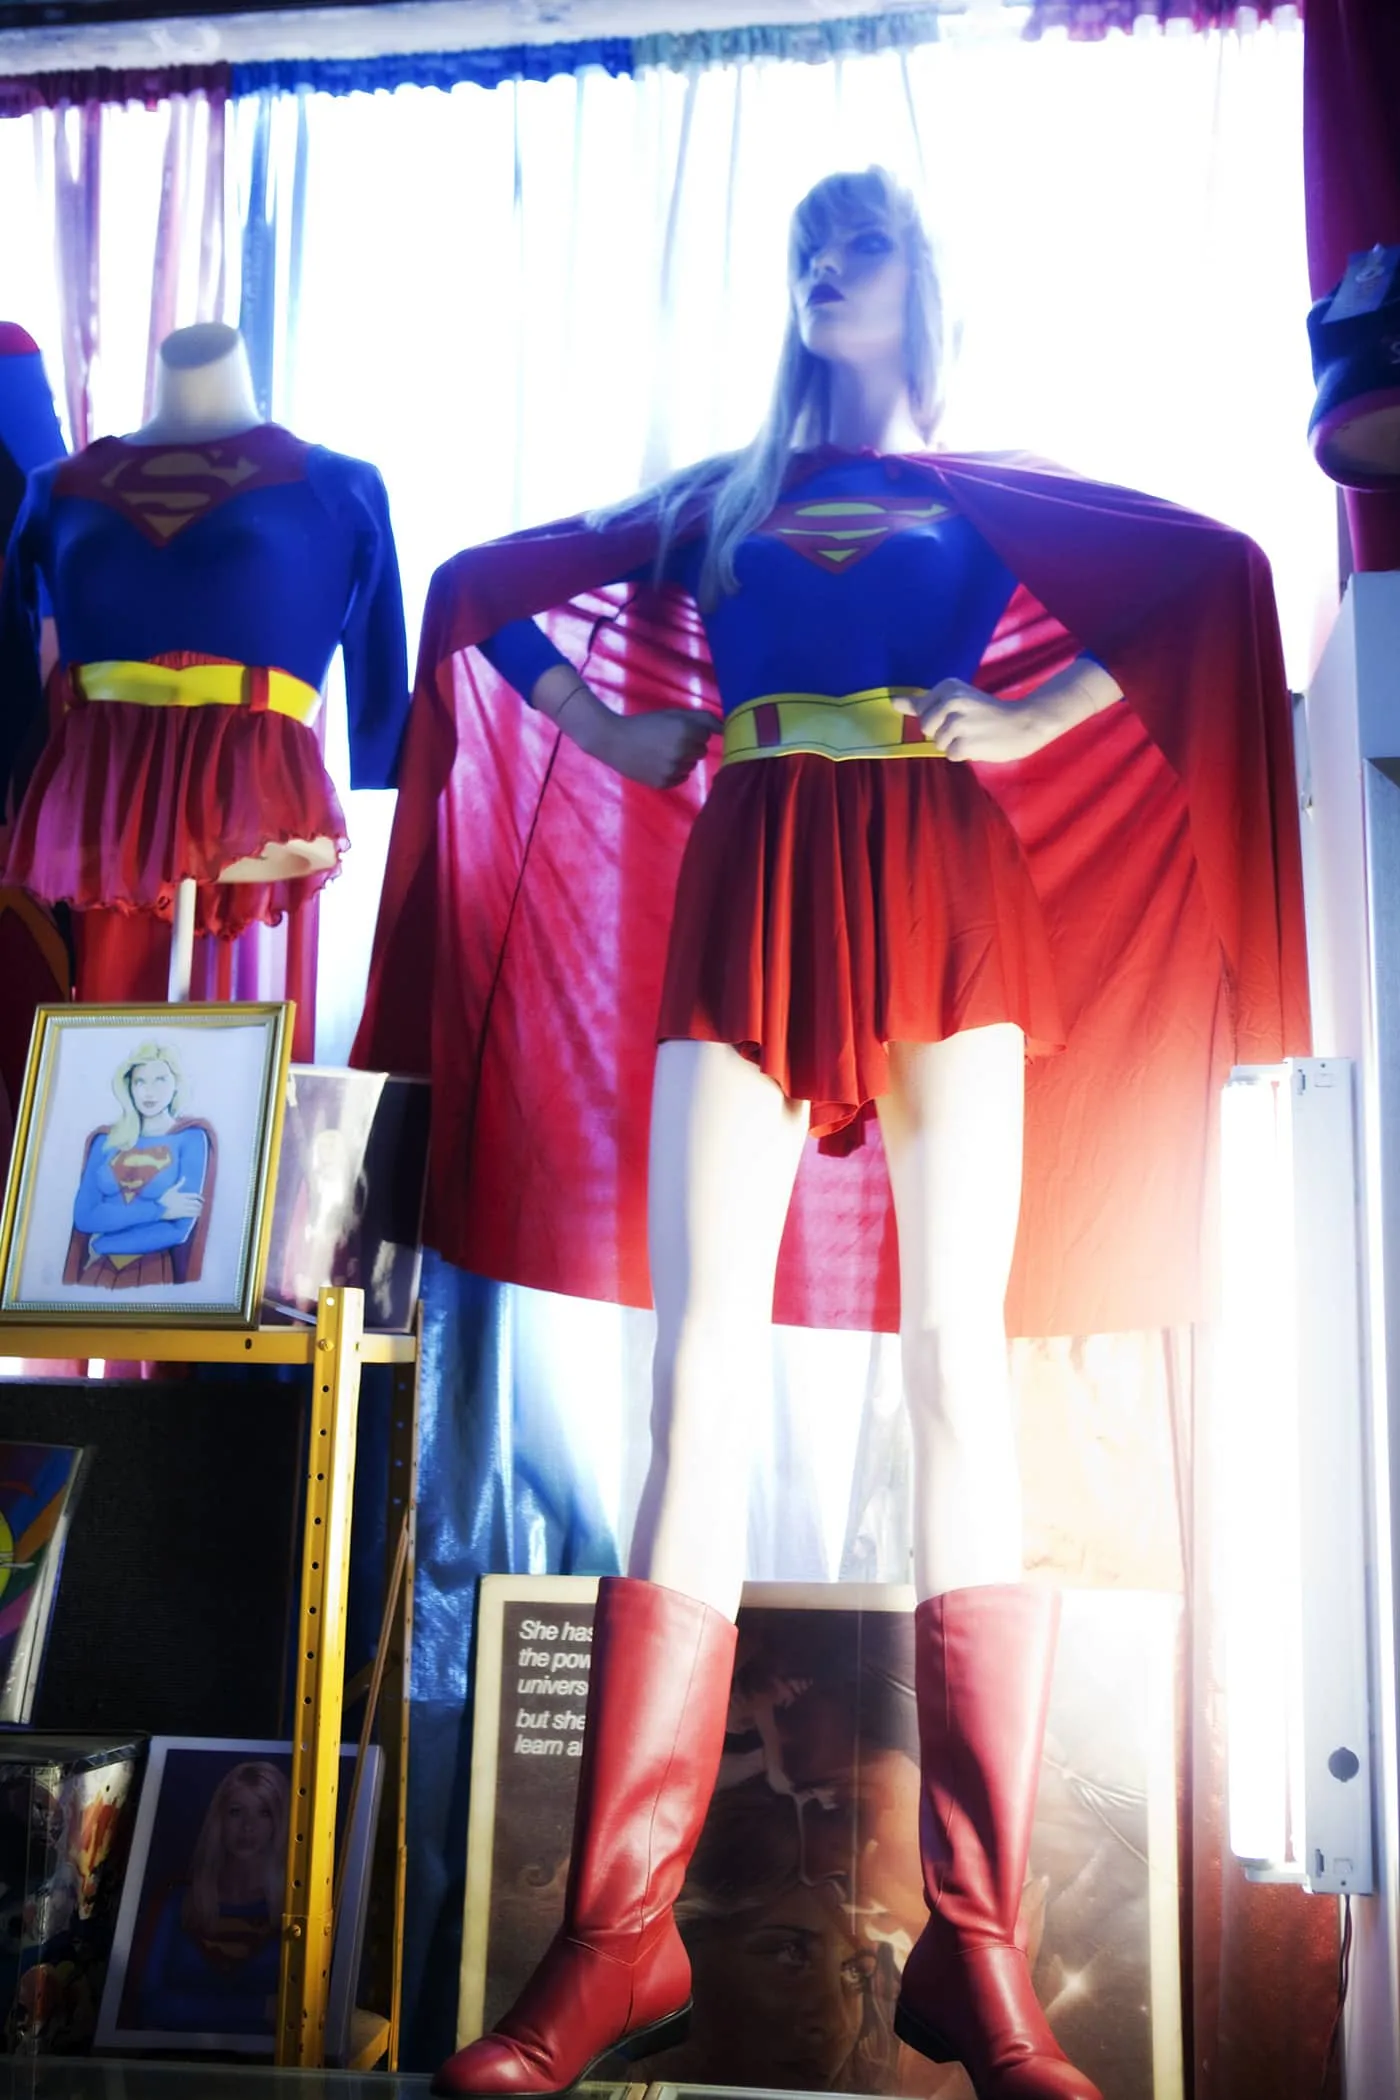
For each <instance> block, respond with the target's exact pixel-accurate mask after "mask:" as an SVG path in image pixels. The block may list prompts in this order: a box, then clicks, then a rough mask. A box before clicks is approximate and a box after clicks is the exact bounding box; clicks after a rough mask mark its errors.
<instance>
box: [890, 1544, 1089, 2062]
mask: <svg viewBox="0 0 1400 2100" xmlns="http://www.w3.org/2000/svg"><path fill="white" fill-rule="evenodd" d="M1059 1617H1060V1600H1059V1598H1058V1597H1057V1596H1056V1595H1055V1594H1054V1592H1053V1591H1050V1590H1041V1589H1033V1588H1031V1587H1030V1586H1029V1585H1026V1584H1022V1583H1009V1584H1006V1585H988V1586H987V1587H986V1588H978V1589H970V1590H951V1591H949V1592H948V1593H947V1594H946V1595H945V1596H941V1597H930V1598H929V1599H928V1601H927V1602H926V1603H924V1604H921V1605H920V1606H919V1608H918V1610H917V1611H916V1612H915V1614H914V1692H915V1699H916V1702H917V1705H918V1710H919V1754H920V1766H921V1780H922V1798H921V1805H920V1810H919V1851H920V1854H921V1855H922V1859H923V1871H924V1897H925V1900H926V1901H927V1903H928V1907H929V1920H928V1923H927V1925H926V1926H925V1927H924V1930H923V1932H922V1933H921V1934H920V1936H919V1938H918V1940H917V1941H916V1943H915V1945H914V1948H913V1950H912V1952H911V1953H910V1956H909V1959H908V1961H907V1962H906V1963H905V1965H904V1975H903V1978H902V1979H901V1982H900V1988H899V2003H898V2006H897V2007H896V2009H895V2018H894V2025H895V2032H896V2034H898V2035H899V2037H900V2039H901V2040H902V2041H905V2042H907V2043H908V2044H909V2046H910V2047H911V2048H913V2049H918V2050H919V2051H921V2053H922V2054H923V2055H925V2056H928V2057H932V2058H933V2060H934V2062H935V2063H946V2062H950V2061H952V2060H953V2059H955V2058H956V2059H957V2060H958V2061H959V2062H961V2063H962V2064H963V2065H964V2067H965V2068H966V2070H967V2073H968V2076H969V2077H970V2078H971V2080H972V2083H973V2085H974V2086H975V2088H976V2090H977V2100H1102V2096H1101V2095H1100V2093H1099V2090H1098V2087H1097V2086H1096V2085H1094V2084H1093V2083H1092V2081H1091V2080H1090V2079H1088V2078H1086V2077H1085V2076H1084V2075H1083V2073H1082V2072H1080V2071H1077V2070H1076V2069H1075V2068H1074V2065H1073V2064H1072V2063H1070V2062H1069V2061H1068V2060H1067V2058H1066V2057H1065V2055H1064V2052H1063V2051H1062V2050H1061V2049H1060V2047H1059V2045H1058V2043H1057V2042H1056V2040H1055V2037H1054V2035H1053V2034H1052V2033H1051V2032H1050V2026H1049V2023H1048V2021H1047V2020H1046V2018H1045V2015H1044V2013H1043V2012H1042V2011H1041V2009H1040V2005H1039V2003H1038V2001H1037V1999H1036V1995H1035V1992H1034V1990H1033V1989H1032V1987H1031V1979H1030V1971H1029V1969H1028V1967H1027V1964H1026V1957H1025V1951H1024V1948H1023V1946H1022V1945H1021V1944H1020V1941H1019V1939H1018V1935H1017V1914H1018V1912H1019V1909H1020V1903H1021V1890H1022V1888H1023V1886H1024V1884H1025V1879H1026V1861H1027V1859H1028V1857H1029V1855H1030V1844H1031V1823H1032V1820H1033V1818H1034V1814H1035V1796H1036V1784H1037V1781H1038V1779H1039V1776H1040V1752H1041V1745H1042V1743H1043V1741H1044V1737H1045V1711H1046V1707H1047V1706H1048V1704H1049V1699H1050V1673H1051V1670H1052V1668H1053V1665H1054V1660H1055V1635H1056V1632H1057V1630H1058V1626H1059Z"/></svg>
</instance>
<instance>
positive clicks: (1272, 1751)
mask: <svg viewBox="0 0 1400 2100" xmlns="http://www.w3.org/2000/svg"><path fill="white" fill-rule="evenodd" d="M1353 1093H1354V1073H1353V1068H1352V1065H1351V1063H1350V1061H1349V1060H1347V1059H1342V1058H1296V1059H1294V1060H1292V1061H1291V1062H1290V1063H1288V1064H1286V1065H1244V1066H1240V1067H1238V1068H1237V1069H1236V1070H1235V1072H1234V1073H1233V1074H1232V1075H1231V1078H1230V1082H1229V1084H1228V1086H1227V1087H1226V1089H1225V1096H1224V1103H1223V1124H1222V1148H1221V1199H1222V1245H1221V1265H1222V1293H1223V1312H1222V1321H1221V1352H1220V1375H1219V1378H1218V1381H1217V1390H1216V1400H1215V1405H1216V1407H1217V1408H1218V1410H1219V1413H1218V1417H1217V1420H1218V1426H1219V1441H1218V1445H1217V1449H1218V1451H1219V1455H1220V1466H1219V1471H1218V1474H1217V1479H1216V1488H1215V1497H1216V1510H1217V1528H1216V1552H1217V1565H1218V1569H1219V1579H1220V1588H1221V1595H1222V1603H1223V1608H1224V1623H1225V1685H1226V1700H1227V1725H1228V1772H1229V1821H1230V1847H1231V1850H1232V1851H1233V1852H1234V1853H1235V1854H1236V1856H1237V1857H1238V1858H1239V1859H1241V1860H1242V1861H1243V1862H1244V1865H1245V1871H1246V1873H1247V1874H1248V1875H1249V1876H1250V1878H1251V1879H1252V1880H1258V1881H1297V1882H1301V1883H1302V1884H1303V1885H1304V1886H1305V1887H1306V1888H1309V1889H1313V1890H1316V1891H1327V1892H1330V1893H1337V1894H1344V1893H1350V1894H1368V1893H1370V1891H1371V1890H1372V1888H1373V1878H1372V1877H1373V1862H1372V1817H1371V1771H1372V1756H1371V1741H1370V1706H1369V1697H1368V1683H1367V1661H1366V1604H1365V1516H1364V1497H1363V1480H1364V1476H1363V1465H1364V1456H1363V1451H1364V1447H1363V1436H1362V1403H1363V1394H1364V1382H1363V1368H1362V1350H1361V1323H1360V1304H1359V1271H1358V1263H1359V1258H1360V1256H1359V1244H1358V1231H1357V1198H1356V1133H1355V1111H1354V1106H1353Z"/></svg>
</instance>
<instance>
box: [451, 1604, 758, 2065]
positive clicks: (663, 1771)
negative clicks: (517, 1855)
mask: <svg viewBox="0 0 1400 2100" xmlns="http://www.w3.org/2000/svg"><path fill="white" fill-rule="evenodd" d="M733 1668H734V1627H733V1625H732V1624H731V1622H730V1621H729V1620H728V1619H726V1618H723V1617H722V1616H721V1615H720V1613H719V1612H717V1611H712V1610H711V1609H710V1607H709V1605H708V1604H702V1603H700V1602H699V1600H698V1599H697V1598H694V1597H687V1596H684V1595H683V1594H682V1593H681V1592H680V1591H679V1590H668V1589H663V1588H662V1587H661V1585H660V1584H659V1583H655V1582H636V1581H633V1580H632V1579H630V1578H629V1577H627V1576H621V1575H619V1576H606V1577H605V1578H604V1580H603V1581H602V1582H601V1583H600V1584H599V1586H598V1609H597V1613H596V1616H595V1618H594V1621H593V1659H592V1666H591V1669H590V1673H589V1689H588V1721H587V1726H586V1728H585V1731H584V1738H583V1760H582V1766H581V1769H580V1772H579V1788H578V1805H577V1807H576V1809H575V1811H574V1842H573V1852H572V1855H571V1857H570V1861H569V1881H568V1888H567V1890H566V1892H565V1897H564V1922H563V1924H562V1925H561V1926H560V1928H559V1930H558V1932H557V1933H556V1934H555V1935H554V1938H553V1939H552V1940H551V1941H550V1944H549V1947H548V1949H547V1950H546V1952H545V1955H544V1958H543V1960H542V1961H541V1962H540V1965H539V1967H538V1968H537V1969H536V1971H535V1973H534V1975H533V1976H532V1977H531V1978H530V1981H529V1982H528V1983H527V1984H526V1986H525V1988H524V1990H523V1991H522V1992H521V1994H520V1996H519V1997H518V1998H517V1999H516V2001H515V2003H514V2005H513V2006H512V2007H511V2009H510V2011H509V2012H508V2013H507V2014H506V2015H505V2017H504V2018H503V2019H502V2020H500V2021H499V2022H498V2023H497V2025H496V2026H495V2027H494V2028H493V2029H492V2030H491V2032H490V2034H485V2035H483V2036H482V2037H481V2039H480V2041H476V2042H472V2043H470V2044H469V2045H468V2047H467V2048H465V2049H459V2050H458V2052H457V2054H456V2055H455V2056H454V2057H451V2058H450V2059H449V2060H448V2062H447V2063H445V2064H444V2065H443V2067H442V2069H441V2070H440V2071H439V2072H438V2074H437V2077H436V2078H435V2079H434V2080H433V2087H432V2089H433V2091H434V2093H438V2094H463V2093H468V2094H515V2093H520V2094H531V2095H537V2094H547V2093H562V2092H565V2091H567V2090H568V2088H569V2087H570V2086H572V2085H575V2084H577V2082H578V2081H579V2079H581V2078H584V2077H586V2076H587V2074H588V2072H589V2071H590V2070H591V2069H592V2068H593V2066H594V2064H595V2063H597V2062H598V2060H599V2058H600V2057H603V2056H607V2055H608V2054H609V2053H610V2052H612V2051H614V2050H616V2051H618V2052H619V2053H620V2054H621V2055H624V2056H647V2055H650V2054H651V2053H652V2052H653V2051H655V2050H657V2049H664V2048H668V2047H670V2046H671V2044H672V2043H675V2042H679V2041H681V2040H682V2039H683V2038H684V2033H685V2027H686V2023H687V2020H688V2017H689V2012H690V1962H689V1960H688V1958H687V1956H686V1951H685V1948H684V1947H683V1946H682V1945H681V1938H680V1934H679V1933H678V1932H677V1930H676V1926H675V1922H674V1920H673V1918H672V1916H671V1906H672V1904H673V1903H674V1902H675V1900H676V1897H677V1896H678V1895H679V1894H680V1890H681V1883H682V1882H683V1881H684V1880H685V1870H686V1867H687V1865H688V1863H689V1860H690V1855H691V1853H692V1852H693V1851H694V1849H695V1843H696V1840H697V1838H698V1837H699V1835H700V1828H701V1825H702V1824H703V1822H704V1820H705V1811H706V1810H707V1808H708V1807H709V1805H710V1795H711V1793H712V1792H713V1791H714V1784H715V1776H716V1774H717V1773H718V1771H719V1760H720V1752H721V1750H722V1748H723V1746H724V1723H725V1715H726V1713H727V1710H728V1705H729V1682H730V1677H731V1675H732V1673H733Z"/></svg>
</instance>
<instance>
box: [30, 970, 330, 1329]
mask: <svg viewBox="0 0 1400 2100" xmlns="http://www.w3.org/2000/svg"><path fill="white" fill-rule="evenodd" d="M293 1013H294V1008H293V1006H292V1004H291V1002H290V1001H287V1000H276V1001H267V1002H246V1003H232V1004H220V1003H214V1002H210V1003H208V1004H204V1003H192V1004H189V1005H157V1004H143V1005H135V1004H132V1005H108V1006H41V1007H39V1008H38V1009H37V1011H36V1013H35V1016H34V1030H33V1034H32V1035H31V1037H30V1043H29V1057H28V1061H27V1063H26V1066H25V1074H24V1087H23V1090H22V1093H21V1095H20V1104H19V1114H18V1116H17V1117H16V1121H15V1140H14V1149H13V1151H12V1153H11V1155H10V1167H9V1173H8V1176H7V1178H6V1184H5V1202H4V1209H3V1212H0V1323H4V1322H9V1323H14V1322H21V1321H22V1322H28V1323H31V1324H35V1323H39V1322H42V1323H44V1324H45V1325H50V1326H58V1325H71V1326H73V1327H75V1328H76V1327H83V1326H94V1325H97V1326H102V1327H111V1326H116V1325H121V1324H128V1325H132V1326H136V1325H141V1326H147V1327H149V1326H182V1327H252V1326H255V1325H256V1324H257V1317H258V1304H259V1300H260V1298H261V1294H262V1283H263V1273H264V1270H265V1267H266V1263H267V1245H268V1236H269V1233H270V1231H271V1226H272V1190H273V1187H274V1183H275V1177H276V1170H277V1154H278V1148H279V1145H280V1143H281V1135H282V1115H283V1109H284V1106H285V1102H286V1094H287V1068H288V1065H289V1063H290V1060H291V1044H292V1017H293Z"/></svg>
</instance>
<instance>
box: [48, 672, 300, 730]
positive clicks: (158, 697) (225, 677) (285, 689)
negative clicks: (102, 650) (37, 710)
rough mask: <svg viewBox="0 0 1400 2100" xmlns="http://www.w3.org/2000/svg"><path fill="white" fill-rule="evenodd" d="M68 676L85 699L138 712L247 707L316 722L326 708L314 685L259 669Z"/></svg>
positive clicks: (80, 696) (75, 690)
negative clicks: (118, 704)
mask: <svg viewBox="0 0 1400 2100" xmlns="http://www.w3.org/2000/svg"><path fill="white" fill-rule="evenodd" d="M68 675H69V678H70V679H71V681H72V685H73V690H74V693H75V694H76V695H77V696H78V697H79V698H80V699H83V700H125V701H127V702H128V703H130V704H133V705H135V706H137V707H246V708H248V709H249V710H250V711H251V712H252V713H254V714H260V713H262V712H264V711H270V712H271V713H273V714H277V715H291V716H292V718H293V720H294V721H297V722H311V721H314V720H315V716H316V710H317V709H318V708H319V707H320V705H321V695H320V694H319V693H318V692H317V690H316V688H315V686H314V685H307V684H306V682H305V680H304V679H301V678H293V676H292V674H291V672H290V671H273V670H269V669H267V668H265V667H264V666H262V665H259V664H227V663H225V664H184V665H179V666H176V665H173V664H141V663H122V662H115V663H103V664H72V665H70V667H69V673H68Z"/></svg>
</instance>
